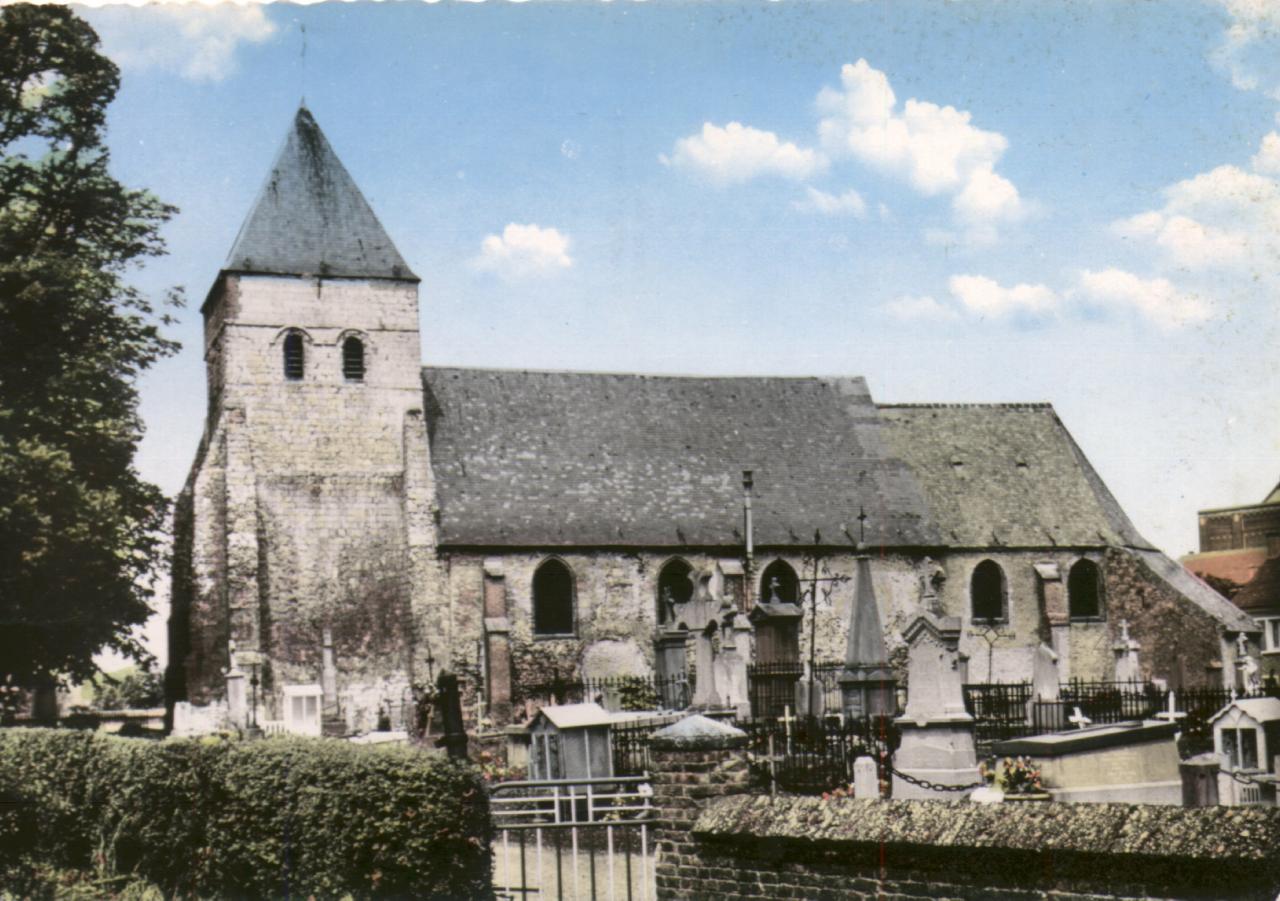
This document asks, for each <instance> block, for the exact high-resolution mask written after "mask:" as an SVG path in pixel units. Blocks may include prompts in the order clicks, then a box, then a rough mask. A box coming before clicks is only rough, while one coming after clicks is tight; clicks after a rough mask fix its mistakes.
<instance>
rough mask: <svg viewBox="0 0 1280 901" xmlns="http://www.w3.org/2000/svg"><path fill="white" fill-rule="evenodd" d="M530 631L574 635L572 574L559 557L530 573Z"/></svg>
mask: <svg viewBox="0 0 1280 901" xmlns="http://www.w3.org/2000/svg"><path fill="white" fill-rule="evenodd" d="M533 634H534V635H572V634H573V573H572V572H570V571H569V567H567V566H565V565H564V563H562V562H561V561H559V560H548V561H547V562H546V563H543V564H542V565H541V566H539V567H538V571H537V572H535V573H534V574H533Z"/></svg>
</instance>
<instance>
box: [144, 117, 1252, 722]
mask: <svg viewBox="0 0 1280 901" xmlns="http://www.w3.org/2000/svg"><path fill="white" fill-rule="evenodd" d="M418 288H419V278H418V276H417V275H415V274H414V271H413V269H412V268H411V267H410V265H409V263H408V262H406V261H405V260H404V259H403V258H402V257H401V255H400V253H399V252H398V251H397V249H396V247H395V245H394V243H393V242H392V240H391V238H390V236H389V235H388V234H387V233H386V232H385V231H384V229H383V227H382V225H381V224H380V223H379V221H378V219H377V217H376V215H375V214H374V212H373V210H372V209H371V208H370V207H369V205H368V203H367V202H366V200H365V198H364V197H363V196H362V194H361V192H360V190H359V189H358V187H357V186H356V184H355V182H354V180H353V179H352V177H351V176H350V175H349V174H348V172H347V171H346V169H345V168H344V167H343V165H342V164H341V162H340V161H339V159H338V157H337V156H336V154H335V152H334V150H333V149H332V147H331V146H330V145H329V143H328V141H327V140H326V138H325V136H324V135H323V133H322V132H321V130H320V128H319V127H318V126H317V124H316V122H315V120H314V119H313V117H312V116H311V114H310V113H309V112H308V111H307V110H306V109H305V108H304V109H300V110H299V111H298V113H297V116H296V118H295V120H294V122H293V124H292V127H291V129H290V131H289V134H288V136H287V139H286V142H285V145H284V147H283V149H282V150H281V152H280V154H279V156H278V158H277V159H276V161H275V163H274V165H273V167H272V169H271V171H270V176H269V178H268V180H267V182H266V184H265V186H264V187H263V189H262V191H261V194H260V195H259V197H258V198H257V200H256V202H255V204H254V206H253V208H252V210H251V211H250V212H249V215H248V217H247V218H246V220H245V222H244V224H243V226H242V227H241V230H240V233H239V235H238V236H236V238H235V240H234V243H233V246H232V249H231V253H230V256H229V257H228V259H227V262H226V264H225V266H224V267H223V269H222V270H221V272H220V273H219V275H218V277H217V279H216V280H215V282H214V284H213V286H212V287H211V288H210V290H209V292H208V295H207V297H206V299H205V301H204V304H203V306H202V308H201V312H202V314H203V317H204V351H205V362H206V367H207V373H208V415H207V419H206V422H205V429H204V436H203V438H202V440H201V443H200V446H199V448H198V450H197V452H196V456H195V461H194V464H193V466H192V469H191V473H190V477H189V479H188V481H187V484H186V486H185V488H184V490H183V491H182V493H181V495H180V497H179V499H178V503H177V506H176V512H175V547H174V563H173V566H174V570H173V595H172V616H171V620H170V664H169V671H168V673H167V679H166V684H167V691H168V695H169V702H170V706H171V708H172V706H173V705H174V704H177V703H181V704H182V705H184V706H185V707H187V708H189V709H199V708H205V707H209V706H210V705H215V706H216V705H218V704H227V703H228V702H229V701H231V700H233V699H232V698H230V697H229V694H231V693H234V692H233V688H232V686H233V683H234V685H235V686H237V687H236V688H235V689H234V691H240V692H242V691H243V690H244V689H243V686H244V685H248V684H252V686H253V691H254V701H255V702H256V704H257V705H260V706H261V708H262V709H263V710H265V711H267V713H268V715H269V716H271V717H283V716H284V715H285V713H286V712H287V711H284V708H285V707H286V706H288V703H289V702H290V701H292V702H295V703H300V699H302V700H303V701H305V703H310V704H313V705H317V706H319V708H321V709H323V710H324V711H325V712H326V716H327V717H328V718H329V719H331V720H332V719H334V718H341V719H343V720H344V721H345V723H346V725H347V727H348V728H349V729H352V730H358V729H361V728H369V727H370V723H371V722H372V720H373V719H374V718H376V717H377V714H378V711H379V710H380V709H385V708H386V707H387V706H388V704H390V703H393V702H396V701H398V700H400V699H403V698H404V697H405V696H407V694H409V693H411V692H412V691H413V686H420V685H423V684H426V683H428V682H429V681H430V680H431V679H432V678H433V677H434V674H435V673H438V672H439V671H440V670H441V669H442V668H447V669H449V670H451V671H453V672H456V673H458V674H459V675H460V677H461V678H462V681H463V684H464V686H465V687H466V691H467V693H468V709H469V710H471V709H472V708H473V707H474V708H475V709H476V710H482V711H483V712H484V716H485V717H487V718H488V720H489V721H491V722H493V723H495V724H496V725H503V724H505V723H510V722H513V721H520V720H522V719H523V718H524V717H526V716H527V715H528V712H529V710H530V704H531V703H532V702H533V701H535V700H536V698H535V697H533V696H532V695H533V691H532V687H533V686H536V685H538V684H540V683H543V682H545V681H546V680H548V679H550V678H553V677H555V676H557V675H558V676H561V677H566V678H571V679H582V678H592V679H594V678H602V677H609V676H643V677H648V676H651V675H653V674H654V673H655V668H657V669H658V670H659V671H661V670H662V660H661V657H662V654H660V653H659V645H660V644H661V642H662V640H664V636H668V637H669V635H670V632H671V626H672V625H673V623H672V622H671V621H670V618H671V611H672V609H673V604H675V603H678V602H682V601H686V600H688V597H689V594H690V592H691V591H692V586H693V584H694V582H693V580H691V578H690V575H691V574H696V573H711V574H713V575H714V578H715V584H716V586H717V591H718V592H719V593H720V595H721V596H723V597H724V598H727V599H728V601H727V603H729V604H730V605H732V606H733V607H734V608H735V609H737V610H738V611H739V612H740V613H741V614H742V615H741V617H740V618H739V622H740V624H741V639H742V642H743V643H744V644H743V645H741V647H740V650H741V651H742V652H743V653H745V654H746V655H748V658H749V659H750V660H751V661H753V662H755V663H760V664H767V663H788V662H795V661H799V660H805V659H817V660H832V659H839V658H840V657H841V656H842V654H843V649H844V648H845V646H846V641H847V637H848V635H847V633H848V631H849V629H850V622H851V614H852V607H853V604H854V597H855V591H857V590H859V589H858V586H857V584H856V583H857V582H858V579H856V578H855V571H860V572H862V571H865V572H867V573H869V574H870V575H869V576H863V581H865V580H866V579H867V578H869V579H870V580H871V584H870V585H864V586H863V587H862V589H861V590H863V591H868V590H873V593H874V598H875V603H876V605H877V606H878V608H879V609H878V613H879V622H880V624H881V626H882V629H883V640H884V643H885V647H886V648H887V651H888V656H889V661H890V663H891V664H892V665H893V667H894V668H895V669H897V670H899V671H900V670H901V668H902V665H903V639H902V635H901V630H902V629H903V628H905V627H906V625H908V624H909V623H910V622H911V620H912V619H913V618H914V617H915V614H916V613H917V612H918V611H919V610H920V609H921V607H922V605H923V604H924V603H926V601H927V602H928V603H929V604H932V605H935V607H936V608H937V609H938V610H940V611H944V612H945V613H946V614H947V615H951V616H958V617H960V618H961V620H962V623H963V630H962V638H961V651H962V653H963V654H965V655H966V656H967V658H968V663H967V666H968V674H967V678H968V680H969V681H973V682H987V681H1005V682H1009V681H1024V680H1029V679H1030V678H1031V669H1032V664H1033V658H1034V656H1035V655H1036V653H1037V650H1038V649H1040V648H1041V647H1042V646H1043V647H1047V648H1050V649H1051V650H1052V652H1053V653H1054V654H1056V657H1057V666H1058V671H1059V673H1060V675H1061V678H1062V679H1064V680H1066V679H1071V678H1078V679H1086V680H1101V679H1112V678H1114V677H1115V675H1116V665H1117V659H1118V656H1120V653H1121V652H1120V651H1118V650H1117V648H1120V647H1121V646H1124V647H1128V646H1130V645H1132V643H1133V642H1136V643H1137V646H1138V647H1139V648H1140V654H1139V659H1140V660H1141V669H1142V671H1141V673H1140V675H1141V676H1142V677H1145V678H1161V679H1164V680H1166V681H1167V682H1168V683H1169V684H1171V685H1187V686H1190V685H1196V684H1211V683H1212V684H1222V683H1223V682H1228V683H1229V682H1230V681H1231V680H1232V679H1233V678H1234V673H1235V671H1236V669H1237V666H1236V664H1237V662H1238V661H1237V657H1238V656H1239V655H1240V654H1241V653H1243V651H1242V650H1241V649H1247V648H1248V647H1251V646H1252V645H1253V644H1256V643H1257V641H1258V639H1259V637H1260V633H1259V632H1258V625H1257V624H1256V623H1255V622H1254V621H1253V620H1252V619H1251V618H1250V617H1248V616H1246V615H1245V614H1243V613H1242V612H1241V611H1240V610H1239V609H1237V608H1236V607H1234V606H1233V605H1232V604H1231V603H1230V602H1228V601H1227V600H1225V599H1224V598H1222V597H1221V596H1220V595H1219V594H1217V593H1216V592H1214V591H1213V590H1212V589H1210V588H1209V587H1208V586H1206V585H1205V584H1203V583H1202V582H1200V581H1199V580H1197V579H1196V578H1195V577H1193V576H1192V575H1191V574H1190V573H1188V572H1187V571H1186V570H1185V569H1183V567H1182V566H1180V565H1179V564H1178V563H1176V562H1174V561H1172V560H1170V559H1169V558H1167V557H1166V556H1165V555H1164V554H1163V553H1161V552H1160V551H1159V550H1158V549H1156V548H1155V547H1153V546H1152V545H1150V544H1149V543H1148V542H1147V541H1146V540H1144V539H1143V537H1142V536H1141V535H1140V534H1139V533H1138V532H1137V530H1136V529H1135V528H1134V526H1133V524H1132V523H1131V522H1130V521H1129V519H1128V517H1127V516H1126V515H1125V513H1124V511H1123V510H1122V509H1121V508H1120V506H1119V505H1118V503H1117V502H1116V500H1115V498H1114V497H1113V496H1112V495H1111V493H1110V492H1109V491H1108V490H1107V487H1106V486H1105V485H1104V484H1103V481H1102V479H1101V478H1100V477H1099V475H1098V473H1097V472H1096V471H1095V470H1094V469H1093V467H1092V466H1091V465H1090V464H1089V461H1088V460H1087V459H1086V457H1085V455H1084V453H1083V452H1082V450H1081V449H1080V447H1079V446H1077V444H1076V443H1075V441H1074V440H1073V439H1072V437H1071V435H1070V433H1069V432H1068V431H1067V429H1066V427H1065V426H1064V424H1063V423H1062V422H1061V420H1060V419H1059V418H1058V416H1057V415H1056V413H1055V412H1054V410H1053V407H1052V406H1050V405H1049V404H1045V403H1025V404H929V403H920V404H908V405H884V404H878V403H876V402H875V400H874V399H873V398H872V395H871V392H870V389H869V388H868V385H867V383H866V382H865V381H864V380H863V379H861V378H858V377H849V378H795V377H787V378H779V377H734V378H716V377H703V376H697V377H677V376H666V375H644V374H634V373H594V372H546V371H528V370H522V369H520V368H519V366H520V361H519V360H510V361H506V362H507V363H508V366H509V368H503V369H462V368H447V367H436V366H429V365H428V366H423V365H422V359H423V350H424V347H423V343H422V336H421V335H420V332H419V316H418V309H419V306H418V305H419V293H418ZM431 350H432V349H431V346H430V336H429V335H428V336H427V341H426V347H425V351H426V358H427V359H430V358H431V355H432V354H431ZM864 554H865V559H864V560H863V562H864V563H866V564H868V565H867V566H866V568H865V570H863V569H861V568H860V567H859V565H858V558H859V557H860V556H861V555H864ZM819 573H820V574H821V575H820V576H818V574H819ZM815 577H819V578H820V580H821V585H819V584H818V582H817V581H814V579H815ZM814 588H817V590H816V591H814V590H813V589H814ZM660 674H661V672H660ZM246 675H247V676H248V677H249V678H248V679H247V680H246V679H243V678H242V677H244V676H246ZM904 676H905V673H902V672H899V674H898V677H899V680H901V679H902V678H903V677H904ZM240 703H241V704H243V698H241V701H240ZM304 708H305V704H304V705H303V706H300V707H299V708H298V709H299V710H304Z"/></svg>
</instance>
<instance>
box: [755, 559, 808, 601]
mask: <svg viewBox="0 0 1280 901" xmlns="http://www.w3.org/2000/svg"><path fill="white" fill-rule="evenodd" d="M760 600H762V601H764V602H766V603H775V604H779V603H780V604H795V603H799V600H800V580H799V579H797V578H796V571H795V570H794V569H792V568H791V567H790V566H789V565H788V564H787V563H786V562H785V561H783V560H774V561H773V562H772V563H770V564H769V565H768V566H766V567H765V570H764V574H763V575H762V576H760Z"/></svg>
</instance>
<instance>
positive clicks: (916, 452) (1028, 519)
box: [879, 404, 1151, 548]
mask: <svg viewBox="0 0 1280 901" xmlns="http://www.w3.org/2000/svg"><path fill="white" fill-rule="evenodd" d="M879 409H880V412H881V414H882V415H883V417H884V421H885V424H886V428H885V436H886V439H887V440H888V443H889V445H890V447H891V448H892V450H893V452H894V453H896V454H897V455H898V456H899V457H901V458H902V459H903V460H905V461H906V462H907V463H908V464H909V465H910V467H911V470H912V472H914V473H915V476H916V478H917V479H918V480H919V482H920V485H921V488H922V491H923V493H924V496H925V497H926V498H927V499H928V503H929V508H928V511H927V512H928V515H929V517H930V518H931V519H932V521H933V522H934V523H936V524H937V526H938V528H939V530H940V531H941V534H942V541H943V543H944V544H947V545H950V546H954V547H992V546H1005V547H1050V546H1067V547H1097V546H1100V545H1108V546H1128V547H1136V548H1150V547H1151V545H1150V544H1148V543H1147V541H1146V540H1145V539H1144V538H1143V537H1142V536H1141V535H1139V534H1138V531H1137V529H1135V528H1134V526H1133V523H1131V522H1130V521H1129V518H1128V517H1127V516H1126V515H1125V514H1124V511H1123V510H1121V509H1120V505H1119V504H1118V503H1117V502H1116V499H1115V498H1114V497H1113V496H1112V495H1111V492H1110V491H1108V490H1107V487H1106V486H1105V485H1103V483H1102V479H1101V478H1099V477H1098V474H1097V473H1096V472H1095V471H1094V469H1093V467H1092V466H1090V465H1089V461H1088V460H1086V459H1085V457H1084V454H1083V453H1082V452H1081V451H1080V448H1079V447H1077V446H1076V443H1075V441H1074V440H1073V439H1072V437H1071V435H1070V434H1069V433H1068V432H1067V430H1066V428H1065V427H1064V426H1063V424H1062V422H1061V421H1060V420H1059V419H1058V416H1057V414H1056V413H1055V412H1054V410H1053V407H1052V406H1051V405H1049V404H918V405H882V406H881V407H880V408H879Z"/></svg>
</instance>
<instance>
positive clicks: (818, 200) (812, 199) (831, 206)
mask: <svg viewBox="0 0 1280 901" xmlns="http://www.w3.org/2000/svg"><path fill="white" fill-rule="evenodd" d="M791 206H792V207H793V208H795V209H797V210H800V211H802V212H806V213H822V214H823V215H824V216H841V215H851V216H857V217H858V218H859V219H861V218H863V217H864V216H866V215H867V203H866V201H865V200H863V199H862V195H861V194H859V193H858V192H857V191H854V190H848V191H845V192H844V193H843V194H839V195H836V194H828V193H827V192H826V191H819V190H818V189H817V188H814V187H808V188H805V199H804V200H797V201H795V202H793V203H792V204H791ZM882 206H883V204H882Z"/></svg>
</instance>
